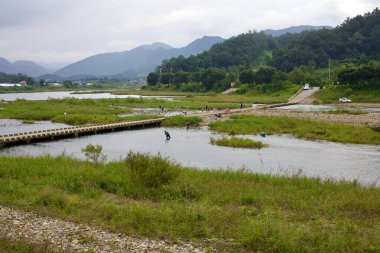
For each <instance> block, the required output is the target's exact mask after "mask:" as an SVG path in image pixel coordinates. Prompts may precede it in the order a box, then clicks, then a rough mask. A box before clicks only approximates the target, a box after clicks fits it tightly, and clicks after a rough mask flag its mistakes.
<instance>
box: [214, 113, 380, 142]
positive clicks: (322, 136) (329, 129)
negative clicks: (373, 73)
mask: <svg viewBox="0 0 380 253" xmlns="http://www.w3.org/2000/svg"><path fill="white" fill-rule="evenodd" d="M210 128H211V130H216V131H220V132H225V133H228V134H254V135H256V134H259V133H260V132H262V131H265V132H266V133H267V134H269V135H271V134H290V135H293V136H296V137H299V138H305V139H309V140H326V141H333V142H341V143H360V144H377V145H379V144H380V133H379V132H377V131H375V130H373V129H371V128H369V127H365V126H362V127H359V126H352V125H346V124H337V123H327V122H322V121H312V120H302V119H295V118H287V117H269V116H247V115H232V116H231V119H230V120H226V121H215V122H213V123H211V125H210Z"/></svg>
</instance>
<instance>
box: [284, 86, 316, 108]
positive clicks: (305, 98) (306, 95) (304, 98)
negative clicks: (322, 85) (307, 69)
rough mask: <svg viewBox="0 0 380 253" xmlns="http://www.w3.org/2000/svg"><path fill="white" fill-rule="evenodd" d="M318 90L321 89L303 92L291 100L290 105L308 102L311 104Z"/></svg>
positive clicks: (314, 88)
mask: <svg viewBox="0 0 380 253" xmlns="http://www.w3.org/2000/svg"><path fill="white" fill-rule="evenodd" d="M318 90H319V87H313V89H309V90H302V91H301V92H300V93H299V94H298V95H297V96H295V97H293V98H292V99H290V100H289V103H303V102H307V103H308V104H310V102H309V101H310V98H312V97H313V95H314V93H315V92H317V91H318ZM312 100H313V99H312ZM311 102H312V101H311Z"/></svg>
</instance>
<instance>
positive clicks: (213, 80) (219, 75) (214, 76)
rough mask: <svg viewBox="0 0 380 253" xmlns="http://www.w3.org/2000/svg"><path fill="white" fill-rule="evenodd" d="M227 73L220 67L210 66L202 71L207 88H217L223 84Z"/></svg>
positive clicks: (202, 77)
mask: <svg viewBox="0 0 380 253" xmlns="http://www.w3.org/2000/svg"><path fill="white" fill-rule="evenodd" d="M225 75H226V74H225V72H224V71H223V70H221V69H219V68H208V69H206V70H204V71H203V72H202V73H201V82H202V84H203V86H204V87H205V89H206V90H211V89H216V88H218V87H220V86H221V81H222V80H223V79H224V77H225Z"/></svg>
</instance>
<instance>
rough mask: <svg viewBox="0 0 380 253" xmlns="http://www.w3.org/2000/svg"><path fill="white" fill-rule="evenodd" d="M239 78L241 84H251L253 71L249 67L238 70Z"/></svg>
mask: <svg viewBox="0 0 380 253" xmlns="http://www.w3.org/2000/svg"><path fill="white" fill-rule="evenodd" d="M239 80H240V82H241V83H243V84H253V83H254V82H255V73H254V72H253V71H252V70H251V69H245V70H243V71H241V72H240V75H239Z"/></svg>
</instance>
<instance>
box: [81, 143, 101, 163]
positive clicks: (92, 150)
mask: <svg viewBox="0 0 380 253" xmlns="http://www.w3.org/2000/svg"><path fill="white" fill-rule="evenodd" d="M102 150H103V147H102V145H99V144H98V145H92V144H88V145H87V146H86V147H84V148H82V152H84V154H85V156H86V158H87V159H88V160H90V161H93V162H94V163H98V162H104V161H105V160H106V155H105V154H103V153H102Z"/></svg>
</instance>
